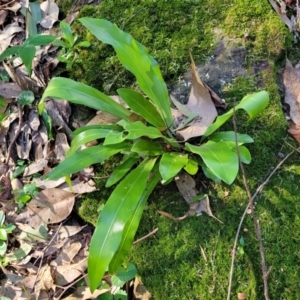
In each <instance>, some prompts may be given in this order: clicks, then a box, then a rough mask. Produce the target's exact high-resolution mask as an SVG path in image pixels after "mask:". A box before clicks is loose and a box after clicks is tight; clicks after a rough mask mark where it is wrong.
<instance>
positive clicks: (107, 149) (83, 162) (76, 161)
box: [45, 142, 131, 180]
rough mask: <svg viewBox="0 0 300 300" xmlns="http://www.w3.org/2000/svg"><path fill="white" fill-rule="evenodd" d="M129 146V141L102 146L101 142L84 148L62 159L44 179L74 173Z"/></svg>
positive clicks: (127, 148) (52, 178)
mask: <svg viewBox="0 0 300 300" xmlns="http://www.w3.org/2000/svg"><path fill="white" fill-rule="evenodd" d="M130 147H131V143H127V142H123V143H120V144H116V145H108V146H104V145H102V144H101V145H98V146H93V147H89V148H86V149H84V150H82V151H79V152H76V153H74V154H73V155H71V156H70V157H68V158H66V159H65V160H64V161H62V162H61V163H60V164H59V165H58V166H57V167H56V168H54V170H52V171H51V172H50V173H49V174H47V175H46V177H45V179H46V180H54V179H58V178H61V177H64V176H67V175H70V174H73V173H76V172H78V171H81V170H82V169H84V168H86V167H88V166H90V165H93V164H96V163H100V162H102V161H104V160H106V159H108V158H109V157H111V156H112V155H115V154H116V153H118V152H120V151H123V150H130Z"/></svg>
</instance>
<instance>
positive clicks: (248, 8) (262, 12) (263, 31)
mask: <svg viewBox="0 0 300 300" xmlns="http://www.w3.org/2000/svg"><path fill="white" fill-rule="evenodd" d="M232 2H233V3H232V5H231V8H230V9H229V10H228V12H227V17H226V20H225V22H224V25H223V28H224V30H225V31H226V32H227V33H228V34H229V35H231V36H235V37H239V38H242V39H243V40H244V43H245V44H246V45H247V46H248V47H251V48H253V49H252V51H251V54H250V55H251V56H252V57H251V59H252V60H254V61H255V60H258V59H260V58H263V59H265V58H268V57H269V58H277V59H278V55H279V54H281V53H282V51H287V50H289V49H291V47H292V36H291V35H290V34H289V31H288V29H287V28H286V26H285V25H284V23H283V22H282V21H281V20H280V18H279V16H278V15H277V14H276V12H275V11H273V10H272V9H271V7H270V3H269V1H267V0H263V1H253V0H242V1H237V0H236V1H232Z"/></svg>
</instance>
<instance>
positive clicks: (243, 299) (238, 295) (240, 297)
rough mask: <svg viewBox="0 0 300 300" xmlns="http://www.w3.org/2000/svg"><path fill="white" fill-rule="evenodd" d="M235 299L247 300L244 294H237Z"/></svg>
mask: <svg viewBox="0 0 300 300" xmlns="http://www.w3.org/2000/svg"><path fill="white" fill-rule="evenodd" d="M237 297H238V300H246V299H247V295H246V294H244V293H238V294H237Z"/></svg>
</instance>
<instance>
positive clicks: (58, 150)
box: [54, 132, 70, 161]
mask: <svg viewBox="0 0 300 300" xmlns="http://www.w3.org/2000/svg"><path fill="white" fill-rule="evenodd" d="M69 149H70V146H69V143H68V140H67V136H66V135H65V134H64V133H63V132H58V133H57V134H56V137H55V145H54V153H55V155H56V159H57V160H58V161H63V160H65V157H66V152H67V151H68V150H69Z"/></svg>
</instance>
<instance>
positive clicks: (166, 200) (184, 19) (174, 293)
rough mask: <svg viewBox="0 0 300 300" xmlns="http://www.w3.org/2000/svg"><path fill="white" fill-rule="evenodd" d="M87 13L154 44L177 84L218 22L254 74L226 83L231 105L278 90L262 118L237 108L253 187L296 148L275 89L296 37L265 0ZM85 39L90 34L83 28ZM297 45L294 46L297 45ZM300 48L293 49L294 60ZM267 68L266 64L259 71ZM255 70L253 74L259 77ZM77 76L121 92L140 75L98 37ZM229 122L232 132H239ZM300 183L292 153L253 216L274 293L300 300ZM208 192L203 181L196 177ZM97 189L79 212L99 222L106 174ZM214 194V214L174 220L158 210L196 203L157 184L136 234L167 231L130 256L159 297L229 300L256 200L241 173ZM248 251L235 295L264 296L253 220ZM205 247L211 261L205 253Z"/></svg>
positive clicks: (200, 56)
mask: <svg viewBox="0 0 300 300" xmlns="http://www.w3.org/2000/svg"><path fill="white" fill-rule="evenodd" d="M81 16H89V17H96V16H97V17H102V18H106V19H108V20H110V21H113V22H115V23H117V24H118V25H119V26H120V27H121V28H122V29H124V30H125V31H127V32H129V33H131V34H132V35H133V36H134V37H135V38H136V39H137V40H138V41H139V42H141V43H142V44H144V45H146V46H147V47H148V49H149V52H150V53H151V54H152V55H153V56H154V57H155V58H156V59H157V60H158V62H159V64H160V65H161V66H162V72H163V75H164V76H165V78H166V79H167V80H168V82H169V83H171V82H172V81H173V80H176V78H177V77H178V76H179V75H181V74H183V73H184V71H185V70H186V69H187V67H188V64H189V58H188V50H189V49H192V51H193V55H194V58H195V60H196V63H198V64H199V63H201V62H202V61H204V60H205V59H206V58H207V57H208V56H209V55H210V53H211V51H212V50H213V47H214V45H215V40H214V37H213V34H212V29H213V28H214V27H219V28H222V30H223V31H224V32H225V33H226V34H227V35H229V36H232V37H238V38H241V43H242V44H245V46H246V48H247V53H248V54H247V55H248V68H249V77H247V78H237V79H236V80H235V81H234V82H233V83H232V84H231V85H230V86H227V88H226V91H225V92H226V93H225V94H226V101H227V102H228V103H229V104H230V105H233V103H234V101H235V100H234V99H236V101H239V100H240V99H241V98H242V97H243V96H245V95H246V94H247V93H250V92H254V91H256V90H259V89H262V88H265V89H266V90H268V91H269V93H270V99H271V102H270V105H269V106H268V108H267V109H266V110H265V111H264V113H262V114H261V115H260V116H259V117H258V118H256V119H254V120H251V121H248V119H247V117H246V116H245V115H244V114H242V113H238V116H237V117H238V124H237V125H238V131H239V132H241V133H248V134H249V135H251V136H252V137H253V138H254V140H255V142H254V144H252V145H250V146H249V150H250V152H251V154H252V162H251V164H250V165H247V166H246V168H245V169H246V174H247V177H248V181H249V184H250V188H251V191H252V193H254V191H255V189H256V188H257V187H258V186H259V185H260V184H261V183H262V182H263V181H264V180H265V179H266V177H267V175H268V174H269V173H270V172H271V171H272V170H273V168H274V167H275V166H276V165H277V164H278V163H279V161H280V160H281V159H282V158H280V157H279V156H278V154H279V153H283V154H285V155H286V154H287V153H288V152H290V151H291V148H290V146H288V145H287V144H286V142H288V143H289V144H292V145H294V146H295V143H294V142H293V141H292V140H291V139H290V138H289V137H288V136H287V134H286V129H287V122H286V119H285V116H284V114H283V112H282V109H281V104H280V96H279V94H278V86H277V81H276V80H277V75H276V72H277V69H278V68H279V67H281V66H282V65H283V61H282V58H284V57H285V56H289V51H290V50H291V49H292V47H293V45H292V37H291V35H290V34H289V32H288V30H287V29H286V28H285V26H284V25H283V23H282V22H281V21H280V19H279V18H278V16H277V15H276V13H275V12H273V10H272V8H271V6H270V5H269V2H268V1H267V0H235V1H234V0H230V1H229V0H223V1H222V0H219V1H217V0H210V1H208V0H207V1H206V0H201V1H200V0H198V1H196V0H194V1H192V0H191V1H175V0H174V1H162V0H159V1H150V0H147V1H134V0H132V1H122V0H118V1H112V0H110V1H105V0H104V1H103V2H102V4H101V5H100V6H99V7H96V8H95V7H86V8H85V9H84V10H82V12H81ZM77 30H78V32H79V33H81V35H82V38H83V39H92V37H91V36H90V35H89V34H88V33H87V32H84V31H82V28H81V27H79V25H77ZM293 49H295V48H293ZM299 56H300V53H299V51H298V52H297V51H296V50H294V51H293V58H294V59H295V58H296V57H299ZM261 62H267V66H268V67H267V68H264V69H262V70H260V71H258V72H253V71H252V70H253V69H255V66H257V65H259V64H260V63H261ZM258 69H259V68H258ZM251 74H252V75H251ZM71 76H72V77H73V78H76V79H79V80H80V81H83V82H86V83H89V84H92V85H94V86H97V87H98V88H100V89H101V90H104V91H105V90H106V91H108V90H109V91H110V92H112V93H113V91H114V90H115V89H116V88H119V87H122V86H126V87H128V86H132V85H134V78H133V77H132V76H130V75H129V74H128V72H127V71H124V70H123V69H122V68H121V66H120V65H119V63H118V62H117V59H116V57H115V56H114V54H113V50H112V48H110V47H109V46H104V45H101V44H100V43H93V46H92V49H88V50H86V51H83V52H82V53H81V55H80V61H79V62H78V63H77V64H76V65H74V69H73V71H72V73H71ZM232 128H233V126H232V124H230V123H229V124H227V125H226V126H225V128H224V129H231V130H232ZM112 169H113V165H110V164H109V163H108V164H106V165H105V166H104V168H102V169H100V170H101V171H100V172H99V175H98V176H99V177H102V176H106V175H107V174H106V173H108V174H109V173H110V172H111V170H112ZM299 180H300V168H299V153H297V152H296V153H295V154H293V155H292V156H291V157H290V158H289V159H288V160H287V162H286V163H285V164H284V165H283V167H282V168H281V169H280V170H278V171H277V172H276V173H275V175H274V176H273V177H272V179H271V180H270V181H269V182H268V184H267V185H266V186H265V188H264V190H263V192H262V193H261V194H260V195H259V196H258V198H257V199H256V201H255V202H257V205H256V209H255V213H256V216H257V218H258V219H259V221H260V225H261V231H262V237H263V243H264V247H265V256H266V262H267V265H268V267H271V266H272V270H271V273H270V277H269V289H270V298H271V299H300V282H299V277H300V269H299V260H300V251H299V242H300V241H299V239H300V238H299V234H298V232H299V230H300V219H299V218H300V217H299V216H300V202H299V192H298V183H299ZM197 184H198V185H199V187H201V188H202V189H204V186H203V185H201V182H200V181H198V183H197ZM98 187H99V192H97V193H95V194H90V195H88V196H85V197H84V198H83V200H82V202H81V207H80V215H81V216H82V217H83V218H85V219H86V220H87V221H89V222H92V223H95V221H96V216H97V212H96V209H97V207H98V206H99V204H100V203H102V202H104V201H105V199H107V197H108V195H109V193H110V191H109V190H106V189H105V188H104V180H100V181H99V183H98ZM204 191H205V192H207V193H208V194H209V196H210V201H211V207H212V210H213V212H214V213H215V215H216V217H218V218H219V219H221V220H222V221H223V222H224V224H223V225H222V224H220V223H218V222H217V221H216V220H214V219H212V218H210V217H208V216H207V215H203V216H199V217H190V218H188V219H186V220H184V221H182V222H174V221H172V220H170V219H168V218H166V217H163V216H161V215H159V214H157V212H156V211H157V210H163V211H167V212H169V213H172V214H173V215H175V216H182V215H183V214H184V213H185V212H186V211H187V209H188V207H187V205H186V204H185V202H184V200H183V199H182V197H181V195H180V194H179V192H177V191H176V187H175V185H173V184H171V185H169V186H166V187H158V188H157V189H156V190H155V191H154V193H153V195H152V196H151V198H150V199H149V204H148V206H147V208H146V210H145V213H144V215H143V219H142V221H141V224H140V229H139V231H138V233H137V237H141V236H143V235H145V234H147V233H148V232H150V231H151V230H152V229H153V228H155V227H157V228H159V231H158V233H157V234H156V235H155V236H154V237H150V238H148V239H147V240H145V241H142V242H140V243H138V244H137V245H135V246H134V247H133V251H132V253H131V254H130V257H129V260H130V261H132V262H134V263H135V264H136V265H137V268H138V272H139V274H140V275H141V276H142V278H143V281H144V283H145V284H146V286H147V288H148V289H149V290H150V291H151V293H152V294H153V296H154V298H155V299H157V300H160V299H171V300H172V299H186V300H190V299H205V300H206V299H225V298H226V295H227V285H228V275H229V269H230V262H231V250H232V247H233V242H234V237H235V233H236V230H237V227H238V223H239V220H240V217H241V215H242V213H243V211H244V208H245V206H246V204H247V202H248V200H247V196H246V192H245V188H244V186H243V182H242V178H241V177H240V176H239V177H238V178H237V180H236V181H235V182H234V184H232V185H231V186H228V185H226V184H222V183H221V184H219V183H218V184H217V183H210V184H209V185H208V187H207V189H204ZM243 229H244V230H243V232H242V234H241V235H242V237H243V238H244V240H245V246H244V250H245V254H244V255H237V259H236V263H235V272H234V278H233V287H232V299H236V294H237V292H243V293H245V294H247V296H248V298H247V299H264V296H263V280H262V274H261V268H260V261H261V260H260V256H259V250H258V243H257V240H256V236H255V233H254V228H253V223H252V220H251V218H250V216H248V217H247V218H246V220H245V222H244V224H243ZM200 246H201V247H202V248H203V249H204V251H205V253H206V257H207V261H205V260H204V258H203V256H202V255H201V250H200Z"/></svg>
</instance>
